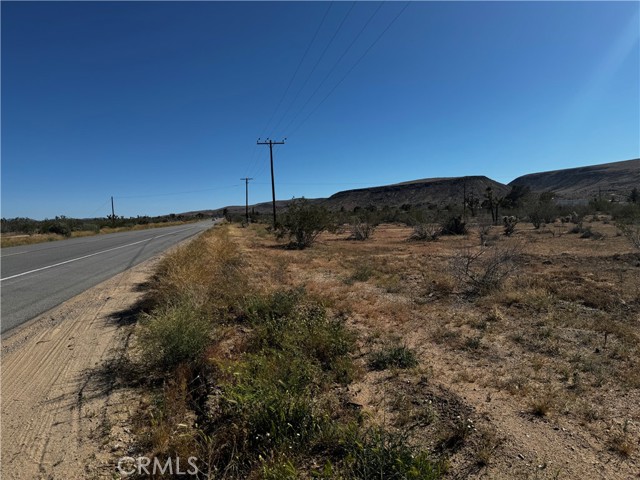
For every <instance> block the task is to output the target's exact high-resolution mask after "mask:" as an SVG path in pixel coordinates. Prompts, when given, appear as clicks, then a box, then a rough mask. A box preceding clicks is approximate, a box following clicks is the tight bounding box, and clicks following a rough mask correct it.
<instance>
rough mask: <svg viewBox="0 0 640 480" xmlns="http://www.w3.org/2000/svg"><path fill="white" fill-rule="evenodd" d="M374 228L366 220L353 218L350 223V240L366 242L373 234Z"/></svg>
mask: <svg viewBox="0 0 640 480" xmlns="http://www.w3.org/2000/svg"><path fill="white" fill-rule="evenodd" d="M374 229H375V226H374V225H373V224H372V223H371V222H369V221H368V220H361V219H359V218H354V219H353V221H352V222H351V236H350V237H349V238H351V239H352V240H360V241H363V240H368V239H369V237H370V236H371V234H372V233H373V231H374Z"/></svg>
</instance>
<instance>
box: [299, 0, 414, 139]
mask: <svg viewBox="0 0 640 480" xmlns="http://www.w3.org/2000/svg"><path fill="white" fill-rule="evenodd" d="M409 3H411V2H407V3H405V5H404V7H402V9H401V10H400V12H398V14H397V15H396V16H395V17H394V18H393V20H391V22H389V24H388V25H387V26H386V27H385V29H384V30H383V31H382V32H381V33H380V35H378V37H377V38H376V39H375V40H374V41H373V43H372V44H371V45H369V47H368V48H367V49H366V50H365V51H364V53H363V54H362V55H361V56H360V58H358V60H357V61H356V62H355V63H354V64H353V66H352V67H351V68H350V69H349V70H348V71H347V73H346V74H345V75H344V76H343V77H342V78H341V79H340V81H339V82H338V83H336V84H335V85H334V87H333V88H332V89H331V90H330V91H329V93H327V95H326V96H325V97H324V98H323V99H322V100H321V101H320V103H319V104H318V105H316V107H315V108H314V109H313V110H311V112H310V113H309V115H307V116H306V117H305V118H304V120H302V122H300V123H299V124H298V126H297V127H296V128H295V129H294V130H293V132H291V134H292V135H293V134H295V133H296V132H297V131H298V130H299V129H300V127H302V125H304V124H305V122H306V121H307V120H308V119H309V117H311V116H312V115H313V114H314V113H315V112H316V111H317V110H318V108H320V106H321V105H322V104H323V103H324V102H325V101H326V100H327V98H329V97H330V96H331V94H332V93H333V92H334V91H335V90H336V88H338V87H339V86H340V84H341V83H342V82H344V80H345V79H346V78H347V77H348V76H349V74H350V73H351V72H352V71H353V70H354V69H355V68H356V67H357V66H358V64H359V63H360V62H361V61H362V59H363V58H364V57H365V56H366V55H367V54H368V53H369V51H370V50H371V49H372V48H373V47H374V46H375V44H376V43H378V41H380V39H381V38H382V37H383V36H384V34H385V33H387V30H389V28H391V26H392V25H393V24H394V23H395V21H396V20H397V19H398V18H399V17H400V15H402V13H403V12H404V11H405V10H406V9H407V7H408V6H409Z"/></svg>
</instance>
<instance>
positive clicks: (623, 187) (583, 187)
mask: <svg viewBox="0 0 640 480" xmlns="http://www.w3.org/2000/svg"><path fill="white" fill-rule="evenodd" d="M514 185H523V186H527V187H529V188H531V190H532V191H534V192H548V191H551V192H554V193H556V195H557V196H558V197H560V198H564V199H569V200H588V199H591V198H593V197H597V196H602V198H607V199H608V198H611V197H612V196H613V197H614V198H615V199H616V200H624V198H626V196H627V195H628V194H629V192H630V191H631V190H632V189H633V188H634V187H638V188H640V159H638V158H636V159H633V160H626V161H622V162H613V163H603V164H600V165H590V166H586V167H577V168H566V169H563V170H552V171H549V172H540V173H530V174H528V175H523V176H521V177H518V178H516V179H515V180H513V181H511V182H509V186H514Z"/></svg>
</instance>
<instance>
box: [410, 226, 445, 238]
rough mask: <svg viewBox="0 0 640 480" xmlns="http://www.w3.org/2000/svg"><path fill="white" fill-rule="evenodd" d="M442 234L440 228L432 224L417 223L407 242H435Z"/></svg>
mask: <svg viewBox="0 0 640 480" xmlns="http://www.w3.org/2000/svg"><path fill="white" fill-rule="evenodd" d="M441 234H442V227H441V226H439V225H435V224H433V223H417V224H415V225H414V226H413V232H412V233H411V236H410V237H409V240H417V241H425V242H435V241H436V240H438V238H439V237H440V235H441Z"/></svg>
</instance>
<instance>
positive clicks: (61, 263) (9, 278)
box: [0, 227, 193, 282]
mask: <svg viewBox="0 0 640 480" xmlns="http://www.w3.org/2000/svg"><path fill="white" fill-rule="evenodd" d="M192 228H193V227H190V228H183V229H182V230H178V231H175V232H171V233H164V234H162V235H158V236H155V237H151V238H147V239H145V240H138V241H137V242H133V243H128V244H126V245H120V246H119V247H113V248H109V249H107V250H102V251H100V252H96V253H90V254H89V255H84V256H82V257H78V258H72V259H71V260H65V261H64V262H60V263H55V264H53V265H48V266H46V267H41V268H36V269H34V270H29V271H28V272H23V273H18V274H16V275H11V276H10V277H5V278H0V282H4V281H5V280H11V279H12V278H17V277H22V276H23V275H29V274H30V273H36V272H41V271H42V270H47V269H49V268H53V267H59V266H60V265H64V264H66V263H71V262H77V261H78V260H83V259H85V258H89V257H94V256H96V255H100V254H102V253H107V252H112V251H114V250H118V249H120V248H125V247H131V246H133V245H137V244H139V243H144V242H150V241H151V240H155V239H156V238H161V237H166V236H167V235H175V234H176V233H180V232H184V231H186V230H191V229H192Z"/></svg>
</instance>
